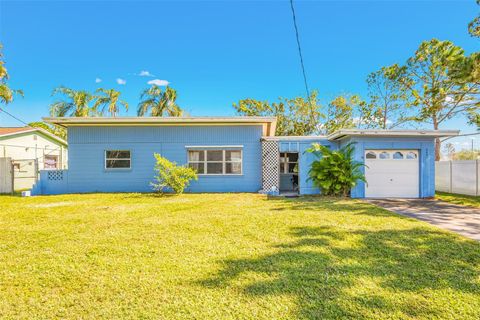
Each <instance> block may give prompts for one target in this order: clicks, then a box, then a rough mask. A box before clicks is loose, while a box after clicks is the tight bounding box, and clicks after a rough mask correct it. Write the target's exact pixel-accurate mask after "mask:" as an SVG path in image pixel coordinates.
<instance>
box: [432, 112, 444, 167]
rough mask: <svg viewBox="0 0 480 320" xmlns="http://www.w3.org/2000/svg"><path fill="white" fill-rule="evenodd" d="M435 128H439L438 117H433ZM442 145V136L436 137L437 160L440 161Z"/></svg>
mask: <svg viewBox="0 0 480 320" xmlns="http://www.w3.org/2000/svg"><path fill="white" fill-rule="evenodd" d="M433 130H438V122H437V118H436V117H434V118H433ZM441 146H442V142H441V141H440V138H436V139H435V161H440V148H441Z"/></svg>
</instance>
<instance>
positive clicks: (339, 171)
mask: <svg viewBox="0 0 480 320" xmlns="http://www.w3.org/2000/svg"><path fill="white" fill-rule="evenodd" d="M354 151H355V148H354V146H353V144H352V143H350V144H347V145H346V146H344V147H342V148H340V149H338V150H331V149H330V148H328V147H326V146H322V145H320V144H318V143H313V144H312V146H311V147H310V148H309V149H307V152H310V153H313V154H314V155H315V156H316V157H317V158H318V160H315V161H313V163H312V167H311V168H310V171H309V172H308V174H309V178H308V180H312V181H313V184H314V185H315V186H316V187H319V188H320V189H321V191H322V194H324V195H332V196H344V197H346V196H348V195H349V194H350V190H351V189H352V188H353V187H354V186H355V185H356V184H357V182H358V181H359V180H360V181H364V182H366V180H365V176H364V175H363V174H362V172H361V171H360V168H361V167H363V166H364V164H363V163H360V162H358V161H354V160H353V158H352V157H353V152H354Z"/></svg>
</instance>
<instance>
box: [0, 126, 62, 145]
mask: <svg viewBox="0 0 480 320" xmlns="http://www.w3.org/2000/svg"><path fill="white" fill-rule="evenodd" d="M29 132H39V133H41V134H43V135H45V136H47V137H50V138H51V139H53V140H56V141H58V142H59V143H61V144H63V145H65V146H66V145H68V144H67V141H65V140H63V139H62V138H60V137H58V136H56V135H54V134H52V133H50V132H48V131H47V130H45V129H42V128H33V127H0V138H5V137H10V136H15V135H18V134H22V133H29Z"/></svg>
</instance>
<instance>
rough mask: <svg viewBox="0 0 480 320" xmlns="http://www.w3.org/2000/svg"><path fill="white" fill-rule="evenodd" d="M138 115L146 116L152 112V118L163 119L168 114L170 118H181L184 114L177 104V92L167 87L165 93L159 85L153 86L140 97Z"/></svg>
mask: <svg viewBox="0 0 480 320" xmlns="http://www.w3.org/2000/svg"><path fill="white" fill-rule="evenodd" d="M140 99H142V101H140V103H139V104H138V110H137V114H138V115H139V116H144V115H145V114H147V113H148V111H149V110H150V115H151V116H152V117H163V116H164V114H167V115H168V116H170V117H180V116H181V115H182V114H183V111H182V109H181V108H180V107H179V106H178V105H177V104H176V102H175V100H177V91H176V90H175V89H173V88H170V87H167V88H165V91H162V89H161V88H160V87H159V86H157V85H152V86H151V87H150V88H148V89H145V90H144V91H143V92H142V94H141V95H140Z"/></svg>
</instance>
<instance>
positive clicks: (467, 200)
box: [435, 192, 480, 208]
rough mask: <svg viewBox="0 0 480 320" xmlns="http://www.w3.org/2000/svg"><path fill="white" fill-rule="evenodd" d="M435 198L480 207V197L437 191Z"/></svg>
mask: <svg viewBox="0 0 480 320" xmlns="http://www.w3.org/2000/svg"><path fill="white" fill-rule="evenodd" d="M435 198H437V199H440V200H443V201H447V202H451V203H455V204H461V205H464V206H473V207H479V208H480V197H475V196H466V195H463V194H455V193H446V192H437V193H436V194H435Z"/></svg>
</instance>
